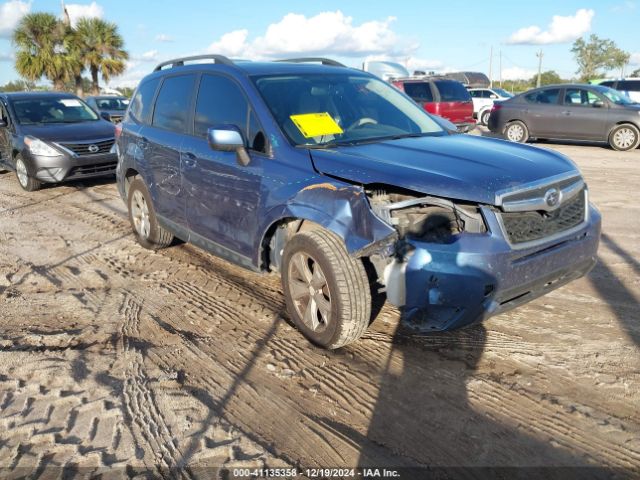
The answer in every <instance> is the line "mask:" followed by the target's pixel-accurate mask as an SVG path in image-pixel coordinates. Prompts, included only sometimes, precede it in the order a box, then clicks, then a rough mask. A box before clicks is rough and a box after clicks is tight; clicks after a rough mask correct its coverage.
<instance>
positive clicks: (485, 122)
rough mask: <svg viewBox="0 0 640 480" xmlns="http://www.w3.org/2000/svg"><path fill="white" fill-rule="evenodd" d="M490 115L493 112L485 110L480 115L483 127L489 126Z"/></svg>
mask: <svg viewBox="0 0 640 480" xmlns="http://www.w3.org/2000/svg"><path fill="white" fill-rule="evenodd" d="M489 115H491V110H485V111H484V112H482V114H481V115H480V124H481V125H489Z"/></svg>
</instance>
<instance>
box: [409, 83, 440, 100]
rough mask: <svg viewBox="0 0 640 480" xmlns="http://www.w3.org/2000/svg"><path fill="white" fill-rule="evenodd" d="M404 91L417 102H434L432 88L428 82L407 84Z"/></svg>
mask: <svg viewBox="0 0 640 480" xmlns="http://www.w3.org/2000/svg"><path fill="white" fill-rule="evenodd" d="M404 91H405V93H406V94H407V95H409V96H410V97H411V98H412V99H413V100H414V101H416V102H433V94H432V93H431V87H430V86H429V84H428V83H426V82H407V83H405V84H404Z"/></svg>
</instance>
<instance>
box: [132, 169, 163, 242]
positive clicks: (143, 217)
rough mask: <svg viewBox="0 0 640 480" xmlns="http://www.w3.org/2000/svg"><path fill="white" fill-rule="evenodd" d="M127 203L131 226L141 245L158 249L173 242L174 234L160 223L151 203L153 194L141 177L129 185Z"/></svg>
mask: <svg viewBox="0 0 640 480" xmlns="http://www.w3.org/2000/svg"><path fill="white" fill-rule="evenodd" d="M127 205H128V207H129V221H130V222H131V228H132V229H133V234H134V235H135V237H136V240H137V241H138V243H139V244H140V245H142V246H143V247H144V248H148V249H150V250H157V249H160V248H164V247H167V246H169V245H170V244H171V242H172V241H173V234H172V233H171V232H169V231H168V230H165V229H164V228H162V226H160V224H159V223H158V219H157V217H156V211H155V209H154V208H153V204H152V203H151V194H149V190H148V189H147V186H146V185H145V184H144V182H143V181H142V179H141V178H139V177H138V178H135V179H134V180H133V181H132V182H131V184H130V185H129V194H128V198H127Z"/></svg>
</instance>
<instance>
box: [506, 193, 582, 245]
mask: <svg viewBox="0 0 640 480" xmlns="http://www.w3.org/2000/svg"><path fill="white" fill-rule="evenodd" d="M584 214H585V191H584V190H582V191H581V192H580V193H579V194H577V195H576V196H575V197H573V198H572V199H570V200H568V201H567V202H565V203H564V204H563V205H562V206H561V207H560V208H559V209H557V210H555V211H553V212H537V211H536V212H513V213H501V214H500V215H501V216H502V224H503V225H504V228H505V231H506V234H507V236H508V237H509V241H510V242H511V243H513V244H516V243H525V242H531V241H533V240H539V239H541V238H545V237H549V236H551V235H554V234H556V233H559V232H563V231H565V230H569V229H570V228H572V227H575V226H577V225H580V224H581V223H582V222H583V221H584Z"/></svg>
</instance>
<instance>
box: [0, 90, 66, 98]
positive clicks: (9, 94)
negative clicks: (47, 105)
mask: <svg viewBox="0 0 640 480" xmlns="http://www.w3.org/2000/svg"><path fill="white" fill-rule="evenodd" d="M0 95H3V96H4V97H6V98H7V99H8V100H9V99H10V100H27V99H30V98H78V97H77V96H75V95H74V94H72V93H66V92H4V93H2V94H0Z"/></svg>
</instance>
